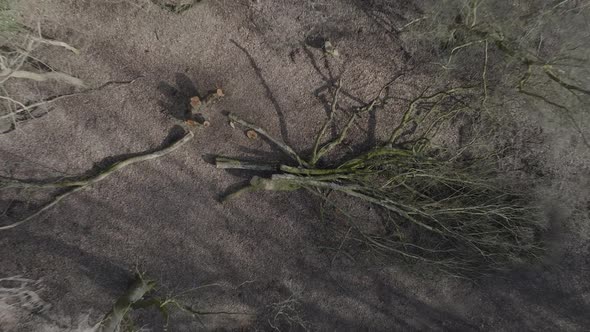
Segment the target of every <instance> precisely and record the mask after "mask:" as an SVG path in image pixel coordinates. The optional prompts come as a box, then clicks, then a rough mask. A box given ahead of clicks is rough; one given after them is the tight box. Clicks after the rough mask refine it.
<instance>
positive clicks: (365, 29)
mask: <svg viewBox="0 0 590 332" xmlns="http://www.w3.org/2000/svg"><path fill="white" fill-rule="evenodd" d="M402 2H403V1H402ZM376 3H379V1H376ZM18 6H19V9H20V11H21V12H22V13H23V19H24V20H25V21H29V22H33V21H40V22H41V26H42V27H43V29H44V32H45V33H46V34H47V35H48V36H51V37H52V38H55V39H58V40H63V41H66V42H68V43H70V44H72V45H75V46H76V47H79V48H80V49H81V51H82V52H81V54H80V55H79V56H76V55H73V54H68V53H67V52H66V51H63V50H59V49H53V48H47V50H46V51H44V52H43V53H42V54H43V57H44V58H43V59H44V61H46V62H47V63H50V64H51V65H52V66H53V67H55V68H60V69H62V70H64V71H66V72H68V73H71V74H73V75H75V76H77V77H80V78H81V79H83V80H85V81H86V82H88V84H89V85H90V86H93V87H98V86H101V85H102V84H104V83H106V82H109V81H129V80H134V79H136V80H135V81H134V82H133V83H128V84H125V83H121V84H111V85H109V86H106V87H104V88H101V89H97V90H96V91H91V92H88V93H85V94H83V95H79V96H76V97H71V98H68V99H63V100H61V101H59V102H56V103H54V104H53V106H52V107H51V108H50V112H49V113H48V114H47V115H45V116H43V117H41V118H39V119H35V120H33V121H28V122H26V123H23V124H21V125H19V127H18V128H17V130H14V131H12V132H10V133H7V134H4V135H1V136H0V164H1V165H2V166H1V167H2V169H1V171H2V175H5V176H14V177H22V178H30V177H33V178H47V177H59V176H64V175H74V174H81V173H84V172H86V171H87V170H89V169H91V168H92V167H93V166H95V165H99V166H100V165H104V164H105V162H106V161H109V160H116V159H120V158H121V157H123V156H125V155H127V154H130V153H134V152H141V151H145V150H149V149H153V148H156V147H158V146H160V145H161V144H162V143H163V142H165V141H166V140H167V139H169V138H170V136H171V135H175V133H177V130H176V129H175V126H176V125H178V123H179V122H178V120H177V119H176V117H175V116H176V115H178V114H179V113H181V112H182V111H183V110H184V109H185V108H186V107H187V106H188V105H187V102H188V98H190V97H191V96H194V95H204V94H205V93H206V92H207V91H208V90H211V89H215V88H218V87H220V88H223V90H224V91H225V93H226V97H225V98H224V99H223V100H222V101H221V102H219V103H218V104H216V105H215V106H214V107H212V108H211V109H209V110H208V111H207V117H208V118H209V120H210V121H211V123H212V126H211V127H210V128H207V129H204V130H201V131H199V132H198V134H197V137H196V138H195V140H193V141H192V142H191V143H190V144H188V145H186V146H184V147H182V148H181V149H180V150H178V151H175V152H174V153H173V154H171V155H169V156H166V157H164V158H161V159H157V160H155V161H150V162H147V163H142V164H138V165H135V166H132V167H129V168H127V169H125V170H123V171H121V172H119V173H118V174H115V175H113V176H112V177H110V178H109V179H107V180H105V181H103V182H101V183H99V184H98V185H96V186H94V187H92V188H91V189H90V190H87V191H83V192H80V193H77V194H75V195H73V196H71V197H69V198H68V199H67V200H65V201H64V202H63V203H62V204H60V205H58V206H57V207H56V208H54V209H52V210H51V211H50V212H48V213H46V214H44V215H43V216H41V217H40V218H37V219H35V220H34V221H32V222H31V223H29V224H27V225H23V226H22V227H20V228H17V229H14V230H10V231H6V232H2V233H0V248H1V250H0V266H1V270H0V277H6V276H13V275H22V276H25V277H27V278H30V279H40V280H42V285H43V289H42V290H40V291H39V294H40V295H41V297H42V298H43V300H44V301H45V302H46V303H47V304H49V305H51V308H48V309H47V310H46V311H45V313H44V314H43V315H35V314H31V315H21V316H18V317H17V316H15V315H16V314H14V315H13V316H10V315H9V314H6V315H5V318H3V319H2V318H1V317H2V316H0V319H2V320H0V323H1V324H0V331H31V330H43V329H45V330H48V331H52V330H55V331H58V330H67V329H68V328H70V327H77V326H78V323H79V322H80V321H81V320H82V319H83V318H84V317H86V316H87V315H89V321H90V322H96V321H98V320H99V319H100V317H102V315H103V314H104V313H105V312H107V311H108V310H109V308H110V306H111V305H112V303H113V302H114V301H115V299H116V298H117V296H118V295H119V294H121V293H122V292H123V291H124V290H125V289H126V287H127V283H128V282H129V280H130V278H131V277H132V273H133V271H134V269H135V267H136V266H139V267H140V268H141V269H142V270H144V271H145V272H146V273H147V274H148V275H150V276H152V277H153V278H155V279H157V280H158V281H159V283H160V285H162V287H163V290H162V291H163V292H164V293H166V292H170V293H173V294H174V293H179V292H182V291H184V290H187V289H191V288H194V287H197V286H200V285H206V284H212V283H217V284H220V286H219V287H211V288H207V289H202V290H197V291H195V292H194V293H191V295H190V296H188V297H185V298H184V299H185V300H186V301H188V302H189V303H191V304H193V305H194V306H195V307H198V308H200V309H202V310H204V311H231V312H243V313H248V314H251V315H226V314H219V315H211V316H206V317H205V318H204V324H205V325H204V326H205V327H203V325H201V324H199V323H198V322H197V321H194V320H191V319H189V318H187V317H180V316H179V317H177V318H176V319H171V321H170V327H169V330H170V331H193V330H214V329H227V330H232V329H244V330H255V329H259V330H272V327H271V325H270V324H269V322H274V318H275V317H276V316H275V315H276V309H275V308H274V307H273V303H279V302H281V301H284V300H287V299H289V298H291V299H297V300H298V301H299V305H298V306H296V312H295V311H294V312H292V313H291V315H292V316H299V317H300V318H301V319H303V320H304V321H305V322H306V326H307V327H309V328H310V329H313V330H339V331H342V330H373V331H391V330H453V331H457V330H468V331H469V330H517V329H521V330H547V331H555V330H564V331H565V330H568V331H581V330H585V329H588V328H589V327H590V316H589V315H588V312H589V311H590V279H589V278H588V277H587V276H588V272H590V270H589V267H590V241H589V238H590V227H589V226H588V217H587V210H588V206H587V204H588V189H587V188H588V187H589V186H588V180H583V179H588V175H589V174H590V170H589V168H588V167H589V166H588V163H587V162H586V161H585V160H587V159H585V158H586V157H587V155H586V156H584V155H583V154H579V153H571V152H569V151H572V150H571V149H570V147H571V146H572V144H574V143H572V141H571V140H570V138H569V137H570V136H567V137H565V138H564V136H560V135H562V134H563V133H561V132H557V131H556V132H544V134H543V135H542V136H543V139H544V141H543V144H544V145H543V146H542V147H541V146H534V147H533V148H530V147H527V148H526V149H525V147H523V148H522V149H523V150H522V151H523V152H522V156H523V158H524V157H525V156H529V155H533V156H534V157H535V158H541V161H540V162H539V163H540V166H539V168H540V169H542V170H543V171H544V172H546V173H547V174H550V175H551V179H550V180H547V181H546V182H545V183H541V185H542V186H541V187H540V188H541V189H539V192H540V197H542V198H544V199H545V201H547V204H546V206H547V211H548V216H549V217H550V218H551V220H553V221H554V223H553V224H555V230H554V231H552V235H551V238H550V239H549V240H550V246H551V248H553V249H552V251H551V252H552V254H551V255H550V257H548V258H547V259H545V260H544V262H543V263H542V264H539V265H538V266H534V267H522V268H519V269H517V270H516V271H513V272H511V273H507V274H504V275H499V276H495V277H494V278H488V279H484V280H480V281H478V282H477V283H472V282H468V281H462V280H457V279H452V278H448V277H447V276H444V275H433V274H432V273H422V272H416V271H413V270H409V269H407V268H404V267H403V266H401V265H400V266H386V265H375V264H371V263H370V262H365V261H364V260H363V259H362V258H361V259H357V260H356V261H354V262H353V261H351V260H350V259H348V258H346V257H345V256H335V255H334V251H333V250H325V249H324V247H326V246H337V244H338V242H339V238H335V236H334V235H331V234H333V233H332V232H330V230H329V227H328V226H327V225H325V224H322V223H321V222H320V220H319V217H318V210H319V202H317V201H316V200H314V199H312V198H310V197H309V196H307V195H305V193H300V192H297V193H294V194H293V193H260V194H256V195H251V196H242V197H240V198H239V199H237V200H235V201H230V202H228V203H226V204H220V203H219V202H218V198H219V196H220V194H222V193H223V192H224V191H225V190H226V189H227V188H228V187H231V186H232V185H235V184H236V183H243V182H244V181H246V180H247V177H246V175H245V174H242V173H229V172H224V171H221V170H217V169H215V167H213V166H212V165H211V164H210V163H209V160H210V158H209V156H210V155H211V154H222V155H230V156H255V155H258V156H260V155H262V156H265V157H266V158H268V159H279V158H282V157H281V155H280V153H279V152H278V151H276V150H274V149H273V148H271V147H269V146H268V145H267V144H266V143H265V142H264V141H262V140H255V141H252V140H248V139H247V138H245V136H244V133H243V132H242V131H240V130H236V129H232V128H231V127H230V126H229V125H228V123H227V120H226V119H225V116H224V115H223V113H224V112H227V111H231V112H236V113H239V114H241V115H242V116H243V117H244V118H247V119H249V120H251V121H252V122H256V123H258V124H261V125H264V126H265V127H266V128H267V129H268V130H269V131H270V132H272V133H274V134H275V135H276V136H278V137H281V138H282V139H283V140H284V141H286V142H288V143H289V144H291V145H292V146H293V147H294V148H296V149H297V150H299V151H308V149H309V147H310V144H311V143H310V138H311V137H312V135H313V133H314V132H316V130H317V129H318V128H319V126H320V124H321V121H322V119H323V118H324V117H325V114H326V109H325V107H326V105H325V98H326V97H327V96H326V91H327V90H328V88H329V87H330V86H331V84H332V82H333V80H334V79H335V78H338V77H340V76H343V77H344V78H345V82H346V83H345V84H346V85H345V86H346V88H345V90H346V93H347V94H349V95H350V96H355V97H358V98H360V99H361V100H364V101H367V100H369V99H370V98H371V97H372V96H373V95H374V92H375V91H376V89H377V88H378V87H379V86H380V85H382V84H383V83H384V82H386V81H387V80H388V79H389V78H390V77H392V76H394V75H395V74H396V73H399V72H400V71H402V70H404V69H405V68H408V67H410V66H412V65H413V64H412V61H411V59H410V58H409V57H408V55H407V54H406V53H405V51H404V49H403V48H401V47H400V42H399V40H397V38H396V36H395V35H394V34H392V33H391V32H390V31H389V30H388V28H387V24H386V23H384V22H388V21H387V20H391V22H395V19H396V17H395V15H393V14H392V15H389V16H387V17H386V18H387V20H385V18H384V17H381V16H379V15H376V14H375V12H374V11H372V10H371V8H372V7H370V6H369V5H367V4H366V2H365V1H361V0H348V1H346V0H342V1H305V2H300V1H265V0H257V1H246V0H240V1H224V0H217V1H213V0H212V1H203V2H201V3H199V4H197V5H196V6H194V7H193V8H191V9H190V10H188V11H186V12H184V13H182V14H180V15H177V14H173V13H170V12H167V11H165V10H162V9H161V8H158V7H156V6H153V5H151V3H149V2H147V3H143V2H140V1H135V2H129V1H105V0H101V1H90V0H87V1H84V0H46V1H38V0H23V1H21V2H20V3H19V5H18ZM399 6H400V8H399V11H400V12H403V11H405V10H412V9H411V8H409V7H408V5H402V4H400V5H399ZM388 8H389V7H388ZM390 14H391V13H390ZM318 36H321V37H325V38H329V39H330V40H332V41H333V42H334V44H335V45H336V46H337V48H338V50H339V52H340V53H341V56H340V57H338V58H333V57H325V56H324V55H323V52H322V51H321V50H320V49H318V48H316V47H314V46H315V45H314V41H315V39H316V38H317V37H318ZM412 75H413V76H410V77H405V78H403V79H402V80H401V83H400V84H399V86H398V89H399V93H400V95H410V94H412V93H414V92H415V91H417V90H418V88H417V87H416V86H419V85H420V82H425V81H427V80H428V77H427V76H424V75H425V73H423V72H420V71H419V70H418V71H416V72H414V74H412ZM39 89H41V91H46V90H43V89H47V88H45V87H43V86H40V87H39ZM66 89H67V88H66ZM348 102H349V103H351V104H354V101H353V100H349V101H348ZM396 116H397V114H396V113H395V110H394V111H392V112H390V113H379V114H376V115H375V114H373V115H371V116H368V117H367V118H366V119H365V120H364V121H366V122H364V123H362V126H359V127H358V128H356V129H355V131H356V133H357V134H358V135H359V136H360V135H362V134H364V130H363V129H362V128H361V127H365V128H366V126H367V125H368V127H369V128H370V133H371V134H372V133H375V138H374V139H379V138H381V137H382V136H381V135H382V133H383V129H384V128H385V127H386V126H387V124H388V123H390V122H388V121H390V120H391V119H393V118H395V117H396ZM533 129H534V128H533ZM521 136H523V137H524V136H526V135H525V134H523V133H517V134H516V135H515V136H514V140H515V141H516V143H518V144H521V145H525V143H523V142H521V141H519V140H524V138H522V137H521ZM364 143H366V142H364ZM364 143H363V142H360V143H359V144H361V145H362V144H364ZM350 144H351V146H353V148H354V146H356V145H354V144H356V143H354V142H351V143H350ZM564 147H566V149H564ZM525 150H526V151H528V152H526V151H525ZM531 151H532V152H531ZM527 153H528V154H527ZM581 179H582V180H581ZM16 194H20V195H21V197H22V193H15V195H16ZM38 198H39V199H42V198H43V197H38ZM11 200H12V197H8V196H5V197H0V201H1V203H2V204H3V208H6V206H7V204H9V202H10V201H11ZM565 202H567V203H565ZM580 206H585V209H586V212H584V211H582V212H577V213H573V212H572V211H573V209H574V208H579V207H580ZM1 308H2V307H0V310H1ZM6 317H7V318H6ZM11 317H12V318H11ZM279 318H280V317H279ZM280 321H281V319H279V320H278V322H279V323H280ZM138 322H140V323H138V325H140V326H141V325H143V324H145V326H146V327H147V328H150V329H153V330H155V331H158V330H161V329H162V321H161V319H160V318H158V317H157V315H155V314H153V315H152V314H140V316H139V318H138ZM275 323H276V322H275ZM281 329H282V330H289V325H288V324H286V321H285V320H282V326H281ZM293 329H294V330H298V329H299V327H297V326H293Z"/></svg>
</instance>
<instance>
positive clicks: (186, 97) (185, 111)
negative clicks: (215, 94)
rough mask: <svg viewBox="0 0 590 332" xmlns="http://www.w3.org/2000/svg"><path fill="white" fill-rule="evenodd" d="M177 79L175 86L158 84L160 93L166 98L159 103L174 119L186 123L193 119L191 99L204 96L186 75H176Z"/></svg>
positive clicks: (164, 83) (165, 83)
mask: <svg viewBox="0 0 590 332" xmlns="http://www.w3.org/2000/svg"><path fill="white" fill-rule="evenodd" d="M175 78H176V81H175V83H176V84H175V86H172V85H170V84H169V83H167V82H160V83H159V84H158V91H160V93H161V94H162V96H163V97H164V99H162V100H160V101H158V105H160V107H161V108H162V109H163V112H165V113H166V114H167V115H169V116H171V117H172V118H174V119H177V120H181V121H185V120H188V119H190V118H191V114H192V112H191V98H192V97H199V98H202V97H203V96H202V95H200V94H199V89H198V87H197V85H196V84H195V83H194V82H193V81H192V80H191V79H190V78H189V77H188V76H186V75H185V74H183V73H176V75H175Z"/></svg>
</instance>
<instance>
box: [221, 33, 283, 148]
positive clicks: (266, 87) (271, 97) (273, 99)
mask: <svg viewBox="0 0 590 332" xmlns="http://www.w3.org/2000/svg"><path fill="white" fill-rule="evenodd" d="M230 42H231V43H232V44H234V45H235V46H236V47H237V48H239V49H240V51H242V52H243V53H244V54H245V55H246V57H248V61H249V62H250V65H251V66H252V69H254V72H255V73H256V76H257V77H258V79H259V80H260V83H261V84H262V86H263V87H264V90H265V91H266V97H267V98H268V99H269V100H270V102H271V103H272V105H273V107H274V109H275V112H276V113H277V117H278V120H279V127H280V131H281V138H282V139H283V142H285V143H287V144H288V145H289V144H290V143H289V142H290V141H289V132H288V128H287V121H286V120H285V114H284V111H283V109H282V107H281V105H280V104H279V102H278V101H277V99H276V97H275V96H274V94H273V92H272V90H271V89H270V86H269V85H268V83H267V81H266V79H265V78H264V76H263V75H262V69H260V67H259V66H258V64H257V63H256V60H254V57H252V55H251V54H250V52H248V50H247V49H246V48H244V47H243V46H241V45H240V44H238V42H236V41H235V40H233V39H231V40H230Z"/></svg>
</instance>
